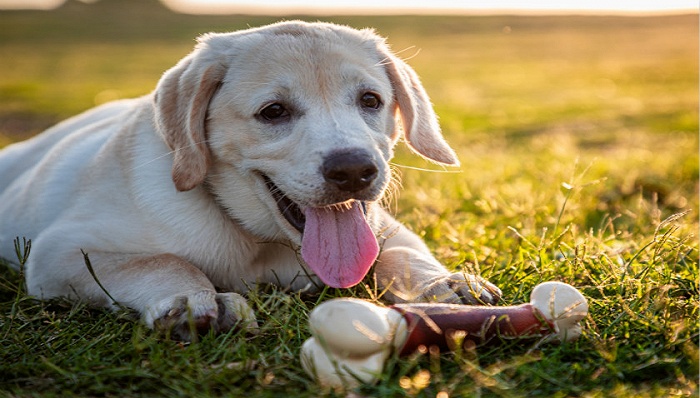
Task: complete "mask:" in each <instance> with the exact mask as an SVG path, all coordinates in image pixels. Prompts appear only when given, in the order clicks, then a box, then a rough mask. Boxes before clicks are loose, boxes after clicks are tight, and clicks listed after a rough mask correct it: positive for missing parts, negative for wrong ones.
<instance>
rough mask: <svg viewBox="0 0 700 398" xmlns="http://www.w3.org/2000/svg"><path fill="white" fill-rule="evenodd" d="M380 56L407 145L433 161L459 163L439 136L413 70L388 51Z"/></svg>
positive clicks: (432, 113)
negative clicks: (391, 87)
mask: <svg viewBox="0 0 700 398" xmlns="http://www.w3.org/2000/svg"><path fill="white" fill-rule="evenodd" d="M383 55H384V56H385V57H386V58H385V59H384V60H382V64H384V67H385V68H386V71H387V74H388V75H389V80H390V81H391V85H392V86H393V88H394V96H395V100H396V103H397V105H398V111H399V115H400V116H401V125H402V126H403V132H404V137H405V139H406V142H407V143H408V145H409V147H410V148H411V149H413V150H414V151H415V152H416V153H418V154H419V155H421V156H423V157H425V158H427V159H428V160H432V161H433V162H436V163H440V164H444V165H448V166H459V159H457V155H456V154H455V152H454V150H452V148H450V146H449V145H447V142H445V139H444V138H443V137H442V133H441V132H440V125H439V124H438V120H437V116H435V111H433V106H432V104H431V103H430V98H428V94H427V93H426V92H425V89H424V88H423V85H421V83H420V79H419V78H418V75H417V74H416V72H415V71H414V70H413V69H412V68H411V67H410V66H408V65H407V64H406V63H405V62H403V61H402V60H400V59H399V58H398V57H396V56H394V55H393V54H391V53H389V52H388V51H386V52H384V54H383Z"/></svg>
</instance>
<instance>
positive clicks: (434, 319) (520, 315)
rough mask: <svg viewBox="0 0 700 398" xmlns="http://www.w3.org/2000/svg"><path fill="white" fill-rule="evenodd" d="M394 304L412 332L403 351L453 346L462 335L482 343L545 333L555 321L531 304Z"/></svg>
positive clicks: (411, 351)
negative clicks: (550, 320) (495, 305)
mask: <svg viewBox="0 0 700 398" xmlns="http://www.w3.org/2000/svg"><path fill="white" fill-rule="evenodd" d="M391 308H394V309H396V310H397V311H399V312H401V313H402V314H403V316H404V318H405V319H406V321H407V323H408V330H409V334H408V338H407V339H406V343H405V344H404V346H403V347H402V348H401V351H400V355H409V354H412V353H413V352H414V351H415V350H416V349H418V348H419V347H420V346H426V347H430V346H437V347H439V348H440V350H441V351H445V350H453V349H454V348H455V344H454V343H455V338H456V337H458V336H459V338H462V337H463V338H464V340H470V341H473V342H475V343H477V344H481V343H484V342H486V341H489V340H491V339H493V338H499V337H500V338H513V337H523V336H531V335H543V334H548V333H550V332H551V331H553V330H554V325H553V324H551V323H549V322H547V321H546V320H545V319H544V316H543V315H542V314H541V313H540V312H539V311H538V310H537V309H536V308H534V307H533V306H532V305H531V304H522V305H518V306H510V307H479V306H466V305H458V304H440V303H422V304H397V305H394V306H392V307H391ZM459 332H463V333H459Z"/></svg>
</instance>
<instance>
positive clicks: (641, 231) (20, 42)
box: [0, 0, 699, 398]
mask: <svg viewBox="0 0 700 398" xmlns="http://www.w3.org/2000/svg"><path fill="white" fill-rule="evenodd" d="M277 19H278V18H273V17H244V16H217V17H203V16H184V15H177V14H172V13H169V12H167V11H165V10H162V9H160V8H158V7H157V5H156V4H152V3H149V2H144V1H135V0H129V1H128V2H127V1H126V0H125V1H121V2H115V1H111V2H110V1H103V2H102V3H97V4H95V5H91V6H88V5H83V4H78V3H76V4H72V3H71V4H70V5H69V6H68V7H65V8H63V9H61V10H58V11H53V12H7V11H5V12H0V72H1V73H0V146H3V145H6V144H8V143H10V142H13V141H17V140H20V139H23V138H26V137H28V136H31V135H33V134H36V133H38V132H40V131H41V130H43V129H44V128H46V127H48V126H50V125H51V124H53V123H55V122H57V121H59V120H61V119H62V118H65V117H68V116H70V115H73V114H75V113H78V112H80V111H82V110H84V109H87V108H90V107H92V106H95V105H96V104H99V103H102V102H105V101H108V100H111V99H116V98H123V97H132V96H138V95H142V94H145V93H148V92H149V91H151V90H152V89H153V87H154V86H155V84H156V82H157V80H158V78H159V77H160V75H161V74H162V72H163V71H164V70H166V69H167V68H169V67H170V66H172V65H174V64H175V62H177V60H178V59H180V58H181V57H183V56H184V55H185V54H187V53H188V52H189V51H190V50H191V48H192V46H193V44H194V41H193V39H194V37H196V36H197V35H198V34H201V33H204V32H207V31H230V30H235V29H240V28H245V27H247V26H258V25H261V24H264V23H268V22H273V21H275V20H277ZM310 19H311V20H315V19H318V18H316V17H314V18H310ZM321 19H323V20H330V21H334V22H340V23H345V24H349V25H352V26H356V27H366V26H372V27H375V28H376V29H377V30H378V31H379V32H380V33H381V34H382V35H384V36H388V38H389V41H390V43H392V45H393V48H394V49H395V50H396V51H401V50H405V51H403V52H402V53H401V54H402V56H403V57H404V58H410V60H409V61H408V62H409V63H410V64H411V65H413V66H414V68H415V69H416V70H417V71H418V73H419V74H420V75H421V76H422V78H423V81H424V84H425V86H426V88H427V90H428V92H429V93H430V94H431V96H432V99H433V102H434V104H435V107H436V110H437V112H438V114H439V115H440V118H441V122H442V125H443V129H444V130H445V135H446V137H447V139H448V141H449V142H450V143H452V144H453V146H454V147H455V149H456V150H457V152H458V154H459V155H460V158H461V161H462V166H461V169H460V170H459V172H448V173H443V172H441V171H442V170H439V169H437V168H435V167H434V166H431V165H429V164H427V163H425V162H424V161H422V160H420V159H418V158H417V157H415V156H413V155H411V154H410V153H409V152H408V151H406V150H399V152H398V154H397V157H396V159H395V166H396V169H397V172H398V174H400V179H401V183H402V185H403V189H402V190H401V192H400V193H394V194H393V195H392V198H391V201H390V203H389V205H390V207H391V209H392V210H393V211H394V212H395V213H396V214H397V217H398V218H399V219H400V220H402V221H404V222H405V223H406V224H408V225H409V226H410V227H411V228H412V229H413V230H414V231H416V232H417V233H419V234H420V235H422V236H423V237H424V239H425V240H426V241H427V243H428V245H429V246H430V247H431V248H432V249H433V250H434V252H435V253H436V255H437V257H438V258H439V259H440V260H442V261H443V262H444V263H445V264H446V265H447V266H449V267H452V268H456V269H457V268H469V269H475V270H477V271H478V272H480V273H481V274H482V275H483V276H484V277H486V278H488V279H490V280H491V281H492V282H494V283H496V284H497V285H498V286H500V287H501V289H502V290H503V293H504V297H503V300H502V302H501V304H502V305H508V304H519V303H522V302H526V301H528V296H529V292H530V291H531V290H532V288H533V286H535V285H536V284H538V283H539V282H542V281H546V280H561V281H564V282H568V283H570V284H572V285H574V286H577V287H579V288H580V290H581V291H582V292H583V293H584V294H585V295H586V296H587V297H588V298H589V301H590V307H591V308H590V315H589V317H588V318H587V319H586V320H585V321H584V329H585V331H584V334H583V336H582V337H581V339H580V340H578V341H577V342H575V343H573V344H566V345H560V346H556V345H537V344H536V342H533V341H522V342H519V343H518V342H510V343H507V344H503V345H498V346H488V347H477V348H476V349H475V350H468V351H463V352H456V353H444V354H442V355H439V356H438V355H430V354H426V355H424V356H416V357H410V358H401V359H398V358H393V359H392V360H391V361H390V362H389V364H388V366H387V369H386V371H385V372H384V374H383V375H382V377H381V380H380V381H379V382H378V383H377V384H375V385H367V386H363V387H361V388H359V389H357V390H356V391H354V392H353V394H350V395H345V394H336V395H335V396H348V397H360V396H367V397H384V396H386V397H404V396H406V397H409V396H410V397H413V396H416V397H438V396H439V397H442V398H444V397H492V396H496V397H524V396H528V397H573V396H581V397H616V398H621V397H668V396H697V394H698V372H699V369H698V322H697V321H698V299H699V294H698V237H697V233H698V18H697V15H690V16H674V17H643V18H642V17H635V18H624V17H554V16H548V17H535V16H528V17H515V16H494V17H458V16H450V17H415V16H411V17H409V16H405V17H342V18H321ZM418 169H430V170H433V171H425V170H418ZM27 238H31V237H27ZM8 260H13V261H15V262H16V259H8ZM0 270H1V271H0V396H8V397H15V396H42V397H43V396H61V397H66V396H107V397H117V396H120V397H121V396H197V397H198V396H232V397H237V396H248V397H266V396H269V397H273V396H290V397H297V396H298V397H316V396H319V395H324V394H325V392H324V391H323V390H321V389H320V388H319V387H317V386H316V385H315V383H314V382H313V381H312V380H310V379H309V378H308V377H307V376H306V375H305V374H304V372H303V370H302V368H301V365H300V362H299V349H300V346H301V344H302V342H303V341H304V340H305V339H306V338H308V337H309V332H308V329H307V325H306V321H307V314H308V312H309V310H310V309H311V308H313V306H314V305H315V304H316V303H318V302H320V301H322V300H326V299H328V298H330V297H336V296H347V295H354V296H358V297H364V298H370V297H371V296H372V292H373V291H372V286H371V283H368V284H367V285H366V286H360V287H357V288H354V289H352V290H351V291H340V290H334V289H331V290H327V291H325V292H323V293H322V294H319V295H313V296H309V295H299V294H294V293H286V292H283V291H282V290H280V289H276V288H274V287H260V288H259V289H258V290H257V291H255V292H253V293H251V294H250V295H249V300H250V301H251V303H252V304H253V307H254V309H255V311H256V314H257V316H258V320H259V322H260V324H261V333H260V334H259V335H256V336H244V335H240V334H237V333H235V332H231V333H228V334H225V335H220V336H213V335H208V336H205V337H203V338H202V339H201V341H199V342H197V343H193V344H182V343H178V342H173V341H170V340H167V339H165V338H163V337H162V336H160V335H158V334H156V333H154V332H152V331H150V330H148V329H146V328H145V327H143V326H141V325H140V324H139V323H138V322H135V321H134V320H133V319H132V317H131V316H130V314H129V313H126V312H124V313H112V312H107V311H104V310H99V309H98V310H96V309H90V308H88V307H86V306H84V305H73V304H71V303H66V302H63V301H60V300H57V301H51V302H38V301H35V300H33V299H31V298H30V297H27V296H26V295H25V293H24V290H23V284H22V280H21V276H20V275H19V274H18V273H17V272H15V271H12V270H11V269H10V268H8V267H5V266H3V265H2V264H1V263H0ZM330 395H331V396H334V394H332V393H331V394H330Z"/></svg>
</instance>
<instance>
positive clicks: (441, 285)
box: [375, 211, 501, 304]
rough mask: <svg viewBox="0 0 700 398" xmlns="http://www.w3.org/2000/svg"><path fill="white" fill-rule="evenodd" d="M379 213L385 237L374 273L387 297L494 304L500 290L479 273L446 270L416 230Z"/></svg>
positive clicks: (394, 299)
mask: <svg viewBox="0 0 700 398" xmlns="http://www.w3.org/2000/svg"><path fill="white" fill-rule="evenodd" d="M382 212H383V211H382ZM383 213H384V214H382V218H383V226H384V230H385V235H386V236H387V239H386V240H385V242H384V245H383V247H382V252H381V254H380V255H379V259H378V261H377V265H376V266H375V275H376V278H377V282H378V284H379V288H380V289H382V290H386V293H385V297H386V298H387V299H388V300H390V301H393V302H395V303H402V302H416V301H439V302H448V303H464V304H495V303H496V302H497V301H498V299H499V298H500V297H501V290H500V289H498V288H497V287H496V286H495V285H493V284H491V283H489V282H488V281H486V280H485V279H483V278H481V277H480V276H477V275H472V274H468V273H465V272H456V273H452V272H449V271H448V270H447V269H446V268H445V267H444V266H443V265H442V264H440V262H438V260H436V259H435V257H433V255H432V254H430V251H429V250H428V248H427V247H426V245H425V243H423V241H422V240H421V239H420V238H419V237H418V236H417V235H416V234H414V233H413V232H411V231H409V230H408V229H407V228H406V227H404V226H403V225H401V224H400V223H399V222H397V221H396V220H395V219H394V218H393V217H391V216H390V215H389V214H387V213H386V212H383Z"/></svg>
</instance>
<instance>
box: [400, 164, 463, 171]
mask: <svg viewBox="0 0 700 398" xmlns="http://www.w3.org/2000/svg"><path fill="white" fill-rule="evenodd" d="M391 165H392V166H395V167H400V168H402V169H409V170H418V171H428V172H431V173H446V174H459V173H462V170H445V169H442V170H436V169H426V168H423V167H414V166H408V165H405V164H398V163H393V162H392V163H391Z"/></svg>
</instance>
